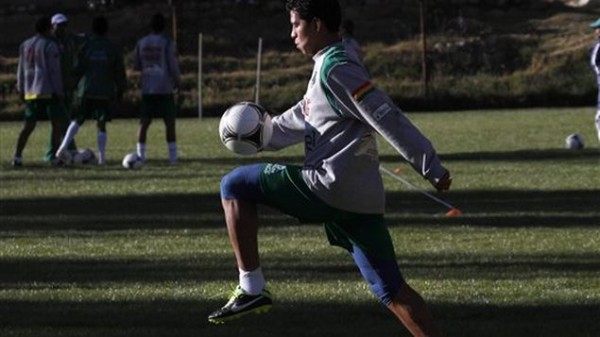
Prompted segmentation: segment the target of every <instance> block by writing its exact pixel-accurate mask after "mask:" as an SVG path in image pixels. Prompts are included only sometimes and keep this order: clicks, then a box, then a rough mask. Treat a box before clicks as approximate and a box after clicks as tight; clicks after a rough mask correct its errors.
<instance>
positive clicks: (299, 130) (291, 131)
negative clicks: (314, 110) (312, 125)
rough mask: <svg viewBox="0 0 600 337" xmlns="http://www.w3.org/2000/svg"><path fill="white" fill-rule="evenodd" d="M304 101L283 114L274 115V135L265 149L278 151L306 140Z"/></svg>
mask: <svg viewBox="0 0 600 337" xmlns="http://www.w3.org/2000/svg"><path fill="white" fill-rule="evenodd" d="M303 109H304V102H303V101H300V102H298V103H297V104H296V105H294V106H293V107H291V108H290V109H288V110H287V111H286V112H284V113H282V114H281V115H278V116H274V117H273V119H272V122H273V136H272V137H271V141H270V142H269V145H268V146H267V147H266V148H265V149H264V150H265V151H276V150H280V149H282V148H285V147H288V146H292V145H294V144H298V143H301V142H303V141H304V127H305V126H304V115H303V113H302V111H303Z"/></svg>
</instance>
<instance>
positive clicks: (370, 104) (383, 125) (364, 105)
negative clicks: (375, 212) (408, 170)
mask: <svg viewBox="0 0 600 337" xmlns="http://www.w3.org/2000/svg"><path fill="white" fill-rule="evenodd" d="M327 85H328V86H329V88H330V90H331V91H332V93H333V95H334V96H336V99H337V101H338V102H340V110H341V111H342V112H344V113H345V114H347V115H350V116H352V117H354V118H357V119H359V120H361V121H363V122H364V123H367V124H369V125H370V126H371V127H372V128H373V129H375V130H376V131H377V132H378V133H379V134H380V135H381V136H382V137H383V138H384V139H385V140H386V141H387V142H388V143H390V145H392V146H393V147H394V149H396V151H398V153H400V155H402V157H404V159H405V160H406V161H408V163H409V164H410V165H411V166H412V167H413V168H414V169H415V170H416V171H417V172H418V173H419V174H420V175H421V176H423V177H424V178H425V179H427V180H428V181H429V182H430V183H431V184H432V185H433V186H434V187H436V188H437V189H438V190H447V189H448V188H449V186H450V181H451V180H450V176H449V173H448V170H446V169H445V168H444V167H443V166H442V164H441V163H440V160H439V158H438V156H437V154H436V151H435V149H434V148H433V146H432V144H431V142H430V141H429V139H427V138H426V137H425V136H424V135H423V134H422V133H421V131H419V129H418V128H417V127H416V126H414V125H413V124H412V123H411V121H410V120H408V118H406V116H405V115H404V114H403V113H402V111H401V110H400V109H399V108H398V107H397V106H396V105H395V104H394V103H393V102H392V100H391V99H390V98H389V97H388V96H387V95H386V94H385V93H384V92H382V91H381V90H379V89H378V88H377V87H375V85H373V83H371V82H370V79H369V78H368V75H367V74H366V73H365V72H364V70H363V69H362V68H360V67H357V66H356V65H354V64H352V63H345V64H341V65H338V66H336V67H334V68H332V69H331V72H330V74H329V76H328V77H327Z"/></svg>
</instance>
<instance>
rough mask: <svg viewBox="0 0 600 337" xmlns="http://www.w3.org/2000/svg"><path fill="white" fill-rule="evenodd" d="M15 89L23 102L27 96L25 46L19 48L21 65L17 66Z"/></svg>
mask: <svg viewBox="0 0 600 337" xmlns="http://www.w3.org/2000/svg"><path fill="white" fill-rule="evenodd" d="M15 89H16V90H17V92H18V93H19V97H20V98H21V100H23V97H24V95H25V50H24V47H23V44H21V46H20V47H19V64H18V65H17V84H16V85H15Z"/></svg>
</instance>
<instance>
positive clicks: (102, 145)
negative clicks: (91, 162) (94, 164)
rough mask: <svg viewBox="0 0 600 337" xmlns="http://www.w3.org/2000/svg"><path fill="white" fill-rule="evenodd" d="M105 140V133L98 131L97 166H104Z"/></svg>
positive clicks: (106, 137)
mask: <svg viewBox="0 0 600 337" xmlns="http://www.w3.org/2000/svg"><path fill="white" fill-rule="evenodd" d="M107 139H108V136H107V135H106V132H102V131H98V164H99V165H104V160H105V154H106V142H107Z"/></svg>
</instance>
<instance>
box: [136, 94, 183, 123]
mask: <svg viewBox="0 0 600 337" xmlns="http://www.w3.org/2000/svg"><path fill="white" fill-rule="evenodd" d="M176 115H177V109H176V108H175V97H174V96H173V94H167V95H143V96H142V112H141V117H142V118H153V117H157V118H159V117H160V118H175V117H176Z"/></svg>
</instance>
